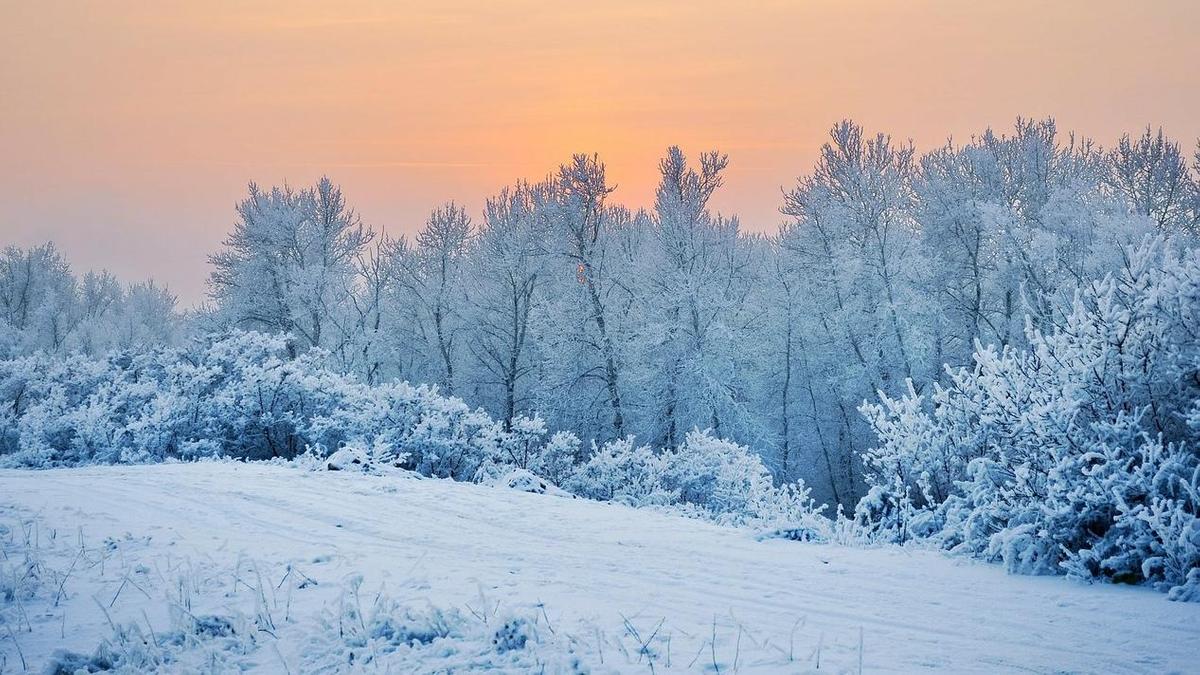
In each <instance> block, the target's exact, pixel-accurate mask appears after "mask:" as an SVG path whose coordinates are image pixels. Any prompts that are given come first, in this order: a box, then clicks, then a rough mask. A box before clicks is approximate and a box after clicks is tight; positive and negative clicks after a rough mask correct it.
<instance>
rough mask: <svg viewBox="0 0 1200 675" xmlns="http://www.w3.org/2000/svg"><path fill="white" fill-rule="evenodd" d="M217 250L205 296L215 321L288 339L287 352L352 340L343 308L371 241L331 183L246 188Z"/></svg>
mask: <svg viewBox="0 0 1200 675" xmlns="http://www.w3.org/2000/svg"><path fill="white" fill-rule="evenodd" d="M237 212H238V220H237V221H236V222H235V223H234V228H233V232H231V233H230V234H229V236H228V237H227V238H226V239H225V242H224V246H223V248H222V250H221V251H219V252H218V253H216V254H214V255H212V256H211V257H210V261H211V263H212V267H213V271H212V274H211V276H210V277H209V284H210V291H209V293H210V296H211V298H212V300H213V302H214V303H215V304H216V308H217V312H218V317H219V320H220V321H222V322H224V323H227V324H228V325H231V326H235V327H238V328H243V329H255V330H265V331H269V332H279V333H284V334H287V335H290V336H292V338H293V339H294V340H295V343H294V344H293V345H292V351H293V352H296V351H300V350H304V349H307V348H310V347H320V348H324V349H327V350H337V349H339V348H340V347H341V346H342V343H343V342H344V341H346V340H348V339H349V338H350V337H351V336H350V335H349V334H348V332H347V330H346V329H345V326H347V325H350V324H348V318H347V310H348V304H349V299H350V297H351V294H352V293H354V292H355V290H356V289H355V286H356V283H357V280H358V279H357V275H356V268H355V263H356V261H357V260H358V259H359V257H360V256H361V255H362V254H363V252H364V250H365V248H366V247H367V245H368V244H369V243H370V241H371V239H372V238H373V233H372V232H371V231H370V230H368V229H367V228H366V227H364V226H363V224H362V222H361V220H360V219H359V217H358V215H357V214H355V212H354V211H353V210H352V209H350V208H349V207H348V206H347V204H346V201H345V198H344V197H343V196H342V191H341V189H340V188H338V187H337V186H335V185H334V184H333V183H332V181H330V180H329V179H328V178H322V179H321V180H320V181H319V182H318V183H317V185H316V186H315V187H312V188H308V189H304V190H300V191H295V190H292V189H291V188H289V187H286V186H285V187H282V188H278V187H276V188H272V189H271V190H269V191H264V190H261V189H259V187H258V186H257V185H253V184H252V185H251V186H250V195H249V197H247V198H246V199H245V200H244V201H242V202H241V203H240V204H238V207H237Z"/></svg>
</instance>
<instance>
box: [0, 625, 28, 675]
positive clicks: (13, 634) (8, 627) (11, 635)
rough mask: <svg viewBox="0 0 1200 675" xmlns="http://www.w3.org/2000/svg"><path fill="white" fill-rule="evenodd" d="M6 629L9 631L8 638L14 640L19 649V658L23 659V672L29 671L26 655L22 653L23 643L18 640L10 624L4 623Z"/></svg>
mask: <svg viewBox="0 0 1200 675" xmlns="http://www.w3.org/2000/svg"><path fill="white" fill-rule="evenodd" d="M4 628H5V630H7V631H8V636H9V637H10V638H12V641H13V644H14V645H16V647H17V656H19V657H21V670H24V671H28V670H29V666H28V665H26V663H25V653H24V652H22V651H21V643H20V642H19V641H18V640H17V634H16V633H14V632H13V629H12V626H9V625H8V622H7V621H6V622H4Z"/></svg>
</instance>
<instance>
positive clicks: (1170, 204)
mask: <svg viewBox="0 0 1200 675" xmlns="http://www.w3.org/2000/svg"><path fill="white" fill-rule="evenodd" d="M1106 158H1107V160H1108V161H1107V164H1108V171H1107V174H1106V175H1105V177H1104V179H1105V184H1106V185H1107V186H1108V187H1109V188H1110V189H1111V190H1113V191H1114V192H1115V193H1116V194H1117V196H1118V197H1119V198H1120V199H1122V200H1123V201H1124V202H1125V203H1126V204H1127V205H1128V206H1129V208H1130V210H1131V211H1133V212H1134V213H1136V214H1139V215H1143V216H1147V217H1149V218H1150V219H1151V220H1153V221H1154V224H1155V225H1156V226H1157V227H1158V229H1159V230H1161V231H1163V232H1167V233H1171V234H1182V233H1185V232H1192V233H1194V231H1195V228H1196V227H1197V225H1200V223H1197V222H1196V221H1195V213H1193V211H1192V204H1193V203H1194V201H1195V200H1196V198H1197V195H1196V192H1197V189H1198V188H1197V185H1196V182H1195V180H1194V179H1193V177H1192V176H1191V174H1190V173H1189V172H1188V166H1187V158H1186V157H1185V156H1184V154H1183V153H1182V152H1180V149H1179V144H1178V143H1176V142H1174V141H1172V140H1171V139H1169V138H1166V137H1165V136H1164V135H1163V130H1162V127H1159V129H1158V130H1157V132H1155V131H1151V129H1150V127H1149V126H1147V127H1146V130H1145V131H1144V132H1142V135H1141V136H1138V137H1137V138H1133V137H1131V136H1130V135H1129V134H1125V135H1123V136H1121V139H1120V140H1119V141H1117V146H1116V147H1115V148H1113V149H1112V150H1110V151H1109V152H1108V154H1107V157H1106Z"/></svg>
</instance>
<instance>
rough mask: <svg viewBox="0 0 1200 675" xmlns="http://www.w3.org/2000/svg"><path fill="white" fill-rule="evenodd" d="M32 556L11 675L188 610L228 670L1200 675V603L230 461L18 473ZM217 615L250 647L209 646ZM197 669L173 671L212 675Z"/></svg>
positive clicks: (6, 632) (964, 564) (927, 557)
mask: <svg viewBox="0 0 1200 675" xmlns="http://www.w3.org/2000/svg"><path fill="white" fill-rule="evenodd" d="M3 528H7V532H5V529H3ZM22 539H26V540H30V541H32V542H33V544H32V546H33V547H34V548H36V549H37V551H38V554H37V555H39V556H41V557H42V569H43V570H51V571H52V573H47V574H43V579H42V581H43V582H44V583H43V588H42V591H41V592H38V593H33V594H32V597H30V598H29V599H28V600H27V601H26V602H25V604H24V605H22V606H21V607H20V608H19V610H14V609H13V608H12V607H11V605H12V604H13V603H9V605H8V606H6V605H5V604H4V603H3V602H0V617H2V618H3V619H4V626H2V627H0V664H5V665H0V672H20V669H21V665H20V664H21V659H22V658H23V659H24V660H25V662H26V663H27V664H28V666H29V668H30V669H31V670H33V671H35V672H36V671H39V670H40V669H42V668H43V667H44V665H45V664H46V663H48V662H49V659H50V657H51V654H52V653H53V652H54V651H55V650H57V649H67V650H70V651H73V652H80V653H83V654H91V653H92V652H93V651H94V650H96V648H97V646H98V645H99V644H101V643H102V642H103V641H104V640H109V641H110V642H113V635H114V630H113V627H112V626H111V625H110V619H109V618H106V616H105V613H106V612H107V614H108V615H109V616H110V617H111V622H112V624H115V625H116V626H126V625H128V624H138V625H140V626H141V627H142V628H141V629H144V628H145V627H147V626H150V627H151V630H155V631H158V633H157V634H156V639H155V641H157V642H159V643H161V642H162V640H161V636H162V635H165V634H166V627H167V626H168V625H169V624H170V623H171V621H172V619H171V615H172V612H171V611H170V608H171V606H172V605H181V604H183V603H184V601H185V600H186V604H187V606H189V607H190V608H191V609H190V610H189V611H190V612H191V613H192V614H194V615H195V617H198V618H197V620H196V621H195V622H193V625H192V627H193V629H194V630H193V634H195V635H200V634H202V633H205V634H220V635H217V636H215V637H211V638H207V637H206V638H205V639H206V640H208V642H206V643H204V645H201V646H200V647H196V649H201V648H203V649H209V650H210V651H209V652H206V656H205V657H204V658H205V661H203V663H204V664H205V668H210V667H211V669H212V670H220V669H221V668H228V669H232V668H235V667H237V668H249V669H251V670H258V671H260V672H280V671H283V670H284V669H285V668H286V669H287V670H289V671H290V672H293V673H295V672H308V671H310V670H314V669H317V668H319V667H320V668H326V669H327V672H329V671H332V670H349V669H351V666H350V662H349V661H348V659H349V656H348V654H349V653H350V652H353V651H355V650H357V656H356V659H358V660H357V661H356V662H355V665H354V668H359V669H362V670H365V671H368V672H374V671H373V670H372V668H371V667H370V666H371V665H380V664H382V665H384V666H387V667H381V668H380V670H382V671H386V670H388V668H389V667H390V668H391V669H392V670H393V671H398V672H406V671H408V670H411V669H413V668H417V667H421V668H422V669H427V668H428V667H431V664H434V665H436V667H438V668H446V669H454V668H460V669H461V668H484V667H493V668H497V669H499V670H502V671H503V670H507V671H510V672H523V671H526V670H529V669H535V670H536V669H538V668H539V667H540V665H547V664H548V665H549V667H548V668H547V671H546V672H571V671H574V670H580V671H586V670H588V669H590V670H591V672H649V671H650V662H651V661H653V668H654V671H655V672H675V671H678V672H694V671H703V670H716V668H714V663H715V664H717V666H719V668H720V670H721V672H728V671H732V670H737V671H739V672H808V671H812V670H815V669H816V668H817V666H818V659H819V666H820V669H821V672H826V671H828V670H833V671H834V672H839V671H840V672H856V671H858V670H859V668H860V663H861V669H862V670H863V671H865V672H914V671H926V670H942V671H948V672H957V673H967V672H988V673H995V672H1025V671H1029V670H1033V671H1037V672H1056V671H1079V672H1103V673H1122V672H1171V671H1178V672H1185V671H1194V670H1195V668H1196V663H1197V658H1198V657H1200V653H1198V649H1197V644H1200V643H1198V639H1200V628H1198V627H1197V626H1200V604H1197V603H1180V602H1168V601H1166V600H1165V599H1164V597H1163V596H1162V595H1161V594H1160V593H1156V592H1154V591H1152V590H1149V589H1146V588H1134V587H1122V586H1114V585H1098V584H1097V585H1087V584H1083V583H1079V582H1074V581H1069V580H1066V579H1063V578H1058V577H1027V576H1012V575H1007V574H1005V573H1004V571H1003V570H1002V569H1001V568H1000V567H999V566H994V565H987V564H983V563H979V562H975V561H971V560H967V559H963V558H952V557H948V556H946V555H944V554H942V553H939V552H936V551H929V550H921V549H914V548H899V547H878V548H855V547H845V546H838V545H832V544H813V543H800V542H795V541H786V540H780V539H763V540H759V539H758V538H756V537H755V533H754V532H753V531H751V530H748V529H739V528H732V527H722V526H717V525H713V524H710V523H705V522H702V521H699V520H693V519H687V518H682V517H679V516H675V515H670V514H665V513H660V512H657V511H654V510H650V509H633V508H630V507H626V506H623V505H619V504H610V503H597V502H593V501H589V500H584V499H566V498H562V497H559V496H554V495H547V494H532V493H527V492H521V491H518V490H511V489H505V488H501V487H488V486H480V485H472V484H466V483H456V482H451V481H446V480H416V479H413V478H411V477H401V476H399V475H386V474H385V475H368V474H361V473H347V472H325V471H314V472H310V471H302V470H299V469H297V468H295V467H289V466H281V465H270V464H255V463H233V462H201V463H193V464H160V465H146V466H95V467H87V468H74V469H56V470H49V471H24V470H7V471H0V542H2V544H3V547H4V550H5V552H6V556H8V557H7V559H6V560H5V561H0V563H3V564H5V565H9V566H16V564H17V563H16V562H15V560H16V559H17V558H18V557H19V553H20V551H19V549H20V546H19V545H20V542H21V540H22ZM81 549H82V550H85V551H86V554H81V553H79V551H80V550H81ZM29 550H30V547H28V546H27V547H26V548H25V553H28V551H29ZM102 551H103V553H101V552H102ZM76 558H80V559H83V560H84V561H86V562H84V563H79V562H78V561H75V562H74V563H73V559H76ZM3 579H4V577H3V575H0V586H2V584H3ZM264 579H266V580H269V583H268V582H262V580H264ZM260 582H261V583H260ZM310 582H315V583H310ZM60 587H61V589H62V590H61V591H60V590H59V588H60ZM381 589H382V591H381ZM185 591H186V592H185ZM381 595H382V597H384V598H388V599H389V600H387V601H384V600H378V601H377V600H376V598H377V596H381ZM183 596H186V598H185V599H184V598H183ZM168 598H172V601H171V602H170V603H169V602H167V599H168ZM55 600H58V603H57V606H56V605H55ZM356 603H357V604H358V605H359V606H360V608H359V609H355V604H356ZM388 603H396V605H395V606H394V607H393V606H391V605H389V604H388ZM369 607H370V608H369ZM102 608H103V609H102ZM356 612H357V613H356ZM175 614H176V619H175V620H176V623H178V616H177V615H178V612H175ZM22 615H23V616H24V617H26V618H27V619H28V621H25V620H23V619H22V618H21V616H22ZM364 615H365V616H366V618H368V619H370V621H367V620H364ZM208 616H212V617H217V619H213V620H218V621H231V622H232V623H230V624H229V625H230V626H234V628H233V629H231V630H233V636H229V635H225V633H224V632H222V631H224V628H222V631H212V630H209V631H207V633H206V631H204V630H199V629H197V628H196V627H197V626H198V625H199V624H200V621H199V618H203V617H208ZM431 616H433V617H445V616H451V617H458V618H457V619H454V620H452V621H448V623H447V625H448V626H449V627H450V628H449V631H448V632H449V633H453V634H454V635H455V636H457V637H453V638H450V637H447V638H442V639H439V640H433V641H432V642H418V643H414V644H413V645H412V646H399V647H397V646H395V644H398V643H393V644H392V647H389V649H395V650H396V651H395V652H394V653H392V654H391V655H390V656H388V655H386V654H383V653H382V652H378V651H377V652H375V653H374V656H375V658H377V661H376V662H373V663H370V664H368V663H364V662H363V660H362V659H363V658H366V657H365V656H364V655H365V654H367V653H368V652H370V649H371V647H370V645H368V647H367V648H366V651H364V648H361V647H359V646H357V645H360V644H365V643H360V642H355V640H358V639H359V637H362V636H360V635H359V634H358V633H356V631H357V630H358V629H357V628H354V627H353V625H352V624H353V623H354V622H355V621H358V623H359V624H360V625H362V627H363V633H364V634H365V633H366V632H368V631H367V629H368V628H372V627H374V628H373V629H378V630H377V632H378V631H382V632H384V633H387V634H388V635H392V634H393V633H394V632H395V630H396V629H395V626H396V625H399V624H397V621H400V623H404V622H408V624H411V623H412V622H413V621H416V622H417V623H420V622H421V621H430V620H431V619H429V617H431ZM223 617H233V618H232V619H225V618H223ZM239 617H240V618H239ZM264 617H265V618H264ZM381 617H382V618H381ZM396 617H400V619H396ZM406 617H407V618H406ZM413 617H415V618H413ZM422 617H424V618H422ZM480 617H482V618H480ZM485 619H486V620H487V621H488V623H487V624H486V625H485V624H484V623H483V621H484V620H485ZM506 619H507V620H506ZM205 620H206V621H210V623H211V621H212V620H210V619H205ZM438 620H439V621H440V619H438ZM239 621H241V623H239ZM268 623H269V625H270V626H273V628H269V629H264V627H265V626H267V625H268ZM435 623H436V622H435ZM408 624H405V625H408ZM219 625H220V626H222V627H224V626H225V624H224V623H219ZM248 625H249V626H252V627H250V628H247V626H248ZM438 625H440V624H438ZM381 627H383V628H381ZM385 628H386V630H384V629H385ZM141 629H139V630H141ZM247 631H249V632H250V633H251V634H252V635H251V638H252V639H250V638H246V637H245V636H246V632H247ZM388 631H391V632H388ZM126 632H127V633H128V631H126ZM635 633H636V634H637V635H638V636H640V639H639V638H637V637H634V634H635ZM652 635H653V636H654V637H653V638H651V637H650V636H652ZM236 636H243V637H242V639H241V640H240V641H238V640H236V639H235V637H236ZM356 636H358V637H356ZM526 636H532V637H533V638H534V639H532V640H531V642H530V644H529V645H527V646H526V645H525V639H526ZM714 638H715V639H714ZM197 639H198V638H197ZM363 639H366V638H363ZM371 639H372V640H374V642H371V643H370V644H373V645H375V647H374V648H375V649H378V646H379V645H380V644H382V642H381V640H383V638H380V637H378V636H376V637H375V638H371ZM489 639H493V640H499V642H493V643H492V646H489V645H488V644H487V642H488V640H489ZM195 640H196V639H193V642H195ZM185 642H186V640H185ZM193 642H189V643H188V644H193ZM368 642H370V640H368ZM195 643H196V644H199V643H198V642H195ZM534 643H536V644H534ZM642 644H645V645H647V647H646V648H645V649H641V647H640V645H642ZM18 645H19V648H20V654H18V652H17V646H18ZM501 645H506V646H507V647H508V648H501ZM860 645H861V647H860ZM118 646H119V645H118ZM160 646H162V645H161V644H160ZM163 648H164V649H166V648H167V647H165V646H163ZM196 649H194V650H193V651H196ZM214 649H219V650H221V652H220V656H221V658H220V659H218V658H217V656H216V655H214V653H213V652H212V650H214ZM187 658H189V657H188V655H187V654H185V653H181V654H180V655H177V656H176V659H177V660H176V661H175V662H174V663H175V666H176V667H181V666H182V665H183V664H187V663H192V664H193V665H195V664H196V663H199V662H198V661H195V660H193V661H187V660H186V659H187ZM190 658H193V659H195V658H198V657H195V655H192V657H190ZM388 658H391V659H392V660H391V661H388V660H387V659H388ZM860 659H861V662H860ZM581 664H583V665H585V666H586V667H581Z"/></svg>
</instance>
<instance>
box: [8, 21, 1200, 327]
mask: <svg viewBox="0 0 1200 675" xmlns="http://www.w3.org/2000/svg"><path fill="white" fill-rule="evenodd" d="M0 10H2V11H0V16H3V17H4V20H3V21H0V45H3V46H2V47H0V244H3V245H10V244H11V245H18V246H28V245H31V244H36V243H42V242H45V241H51V240H52V241H54V242H55V243H56V245H58V247H59V248H60V249H61V250H63V252H64V253H65V254H66V256H67V257H68V259H69V260H70V261H71V262H72V264H73V266H74V267H75V268H76V270H78V271H84V270H87V269H100V268H107V269H110V270H112V271H113V272H115V273H116V274H118V275H119V276H121V277H122V278H124V279H126V280H130V281H132V280H139V279H144V278H147V277H152V278H154V279H156V280H157V281H159V282H162V283H165V284H166V285H167V286H168V287H169V288H171V289H172V290H173V291H174V292H175V293H176V294H178V296H179V298H180V302H181V305H182V306H185V307H186V306H189V305H192V304H194V303H196V302H199V301H202V300H203V298H204V292H205V278H206V276H207V274H208V265H207V256H208V254H210V253H212V252H213V251H215V250H216V249H217V248H218V247H219V246H220V242H221V240H222V238H223V237H224V236H225V234H226V232H228V231H229V229H230V228H231V226H232V224H233V222H234V205H235V204H236V203H237V201H238V200H239V199H241V198H242V197H243V196H244V195H245V193H246V187H247V184H248V183H250V182H252V181H253V182H257V183H259V184H260V185H274V184H281V183H283V182H288V183H290V184H291V185H294V186H302V185H306V184H310V183H312V182H314V181H315V180H316V179H317V178H319V177H320V176H321V175H329V176H330V177H331V178H332V179H333V180H334V181H335V182H337V183H340V184H341V185H342V187H343V189H344V191H345V194H346V196H347V199H348V200H349V202H350V203H351V205H352V206H354V207H355V208H356V210H357V211H358V212H359V214H360V215H361V216H362V218H363V219H364V221H365V222H366V223H368V224H369V225H371V226H373V227H375V228H376V229H382V230H386V231H387V232H389V233H391V234H403V233H412V232H415V231H416V230H417V229H419V228H420V227H421V225H422V223H423V221H424V219H425V217H426V216H427V214H428V212H429V211H430V210H431V209H432V208H434V207H435V206H437V205H438V204H440V203H442V202H445V201H447V200H456V201H458V202H460V203H463V204H465V205H466V206H467V207H468V208H469V209H470V212H471V213H472V214H473V215H474V216H475V217H476V219H478V218H479V213H480V210H481V207H482V204H483V200H484V199H485V198H486V197H487V196H488V195H491V194H494V193H495V192H496V191H498V190H499V189H500V188H501V187H502V186H504V185H506V184H509V183H512V182H513V181H515V180H517V179H521V178H528V179H537V178H541V177H543V176H545V175H546V174H547V173H548V172H549V171H551V170H552V169H553V168H554V167H556V166H557V165H558V164H559V163H561V162H563V161H565V160H567V159H569V157H570V155H571V154H572V153H574V152H588V153H592V152H595V153H599V155H600V157H601V159H602V160H603V161H605V163H606V164H607V167H608V175H609V179H610V182H612V183H615V184H616V185H617V186H618V189H617V191H616V193H615V194H614V197H613V198H614V199H616V200H618V201H621V202H623V203H625V204H628V205H630V206H633V207H638V206H650V205H651V204H652V203H653V191H654V185H655V181H656V172H657V162H658V159H659V158H660V157H661V156H662V154H663V151H664V150H665V149H666V147H668V146H669V145H680V146H681V147H682V148H683V149H684V151H685V152H687V153H689V155H690V156H695V155H697V154H699V153H700V152H701V151H704V150H710V149H719V150H721V151H724V152H726V153H728V154H729V156H730V168H729V170H728V175H727V179H726V185H725V187H724V188H723V189H722V191H721V192H720V193H719V194H718V195H717V197H716V198H715V199H714V205H715V206H716V207H717V208H718V209H719V210H720V211H722V212H723V213H726V214H737V215H739V216H740V217H741V219H742V223H743V225H744V226H745V227H746V228H748V229H752V230H757V231H770V230H773V229H774V228H775V227H776V226H777V225H778V223H779V222H780V220H781V216H780V215H779V213H778V208H779V206H780V203H781V191H782V190H783V189H786V188H788V187H790V186H792V185H794V183H795V181H796V178H797V177H798V176H801V175H803V174H805V173H807V172H808V171H809V170H810V169H811V167H812V163H813V160H814V158H815V156H816V153H817V151H818V149H819V147H820V145H821V143H822V142H824V140H825V139H826V137H827V134H828V130H829V128H830V127H831V126H832V125H833V124H834V123H835V122H837V121H838V120H840V119H842V118H846V117H849V118H852V119H854V120H856V121H857V122H859V123H861V124H862V125H864V126H865V127H866V129H867V130H868V131H869V132H876V131H882V132H886V133H890V134H891V135H893V136H894V137H896V138H899V139H904V140H908V139H911V140H912V141H913V142H914V143H915V144H916V145H917V147H918V149H929V148H932V147H935V146H938V145H941V144H943V143H945V142H946V140H947V139H948V138H950V137H953V138H955V139H962V140H965V139H967V138H969V137H970V136H971V135H972V134H977V133H979V132H980V131H982V130H983V129H985V128H987V127H989V126H990V127H992V128H995V129H997V130H1003V129H1006V128H1009V127H1011V125H1012V122H1013V120H1014V119H1015V118H1016V117H1017V116H1026V117H1030V116H1031V117H1044V116H1053V117H1055V118H1056V119H1057V120H1058V123H1059V128H1060V129H1062V130H1074V131H1076V132H1078V133H1080V134H1083V135H1087V136H1091V137H1093V138H1095V139H1096V140H1097V141H1098V142H1100V143H1101V144H1103V145H1111V144H1112V143H1113V142H1114V141H1115V139H1116V138H1117V137H1119V135H1120V134H1121V133H1122V132H1125V131H1135V132H1136V131H1138V130H1139V129H1141V128H1143V127H1145V125H1146V124H1153V125H1155V126H1159V125H1161V126H1162V127H1163V128H1164V129H1165V130H1166V132H1167V133H1168V134H1169V135H1171V136H1172V137H1174V138H1176V139H1177V140H1180V141H1181V142H1183V143H1184V144H1185V146H1188V147H1189V148H1193V147H1195V143H1196V138H1197V137H1198V136H1200V39H1197V28H1198V26H1200V2H1195V1H1194V0H1178V1H1175V0H1159V1H1157V2H1155V1H1148V2H1132V1H1131V2H1110V1H1107V0H1093V1H1076V0H1066V1H1060V2H1035V1H1032V0H1010V1H1008V2H992V1H981V2H950V1H946V2H942V1H925V0H911V1H908V2H890V1H885V0H873V1H868V0H857V1H855V0H795V1H792V2H780V1H764V2H754V1H753V0H746V1H743V2H715V1H712V0H690V1H686V2H653V3H651V2H644V1H639V0H610V1H606V2H596V3H554V2H546V1H545V0H533V1H529V2H500V1H495V2H493V1H488V0H476V1H473V2H467V1H459V0H441V1H434V2H402V1H396V0H391V1H383V0H379V1H375V0H341V1H339V2H332V3H331V2H328V1H325V0H322V1H320V2H312V1H309V0H286V1H284V0H272V1H261V2H252V1H250V2H248V1H242V2H234V1H224V0H204V1H196V2H186V1H175V2H161V3H153V2H144V1H133V0H106V1H104V2H89V1H86V0H76V1H73V2H62V1H59V0H39V1H38V2H28V1H26V0H0Z"/></svg>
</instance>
